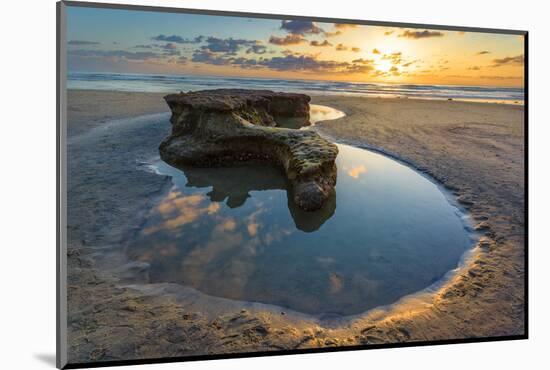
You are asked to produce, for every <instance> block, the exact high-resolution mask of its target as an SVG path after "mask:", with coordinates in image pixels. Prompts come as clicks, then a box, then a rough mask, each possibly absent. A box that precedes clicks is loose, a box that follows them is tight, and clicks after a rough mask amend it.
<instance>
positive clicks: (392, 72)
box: [389, 66, 401, 76]
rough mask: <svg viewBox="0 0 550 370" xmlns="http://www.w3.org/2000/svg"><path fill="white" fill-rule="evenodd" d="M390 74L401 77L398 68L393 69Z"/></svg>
mask: <svg viewBox="0 0 550 370" xmlns="http://www.w3.org/2000/svg"><path fill="white" fill-rule="evenodd" d="M389 73H390V74H392V75H394V76H399V75H400V74H401V73H400V72H399V69H398V68H397V67H396V66H393V67H391V68H390V70H389Z"/></svg>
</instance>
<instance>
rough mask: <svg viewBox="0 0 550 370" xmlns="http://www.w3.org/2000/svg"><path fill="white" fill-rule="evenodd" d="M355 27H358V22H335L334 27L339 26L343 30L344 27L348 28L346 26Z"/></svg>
mask: <svg viewBox="0 0 550 370" xmlns="http://www.w3.org/2000/svg"><path fill="white" fill-rule="evenodd" d="M355 27H357V25H356V24H349V23H334V28H337V29H340V30H343V29H346V28H355Z"/></svg>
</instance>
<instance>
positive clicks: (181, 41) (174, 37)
mask: <svg viewBox="0 0 550 370" xmlns="http://www.w3.org/2000/svg"><path fill="white" fill-rule="evenodd" d="M151 40H155V41H166V42H175V43H176V44H199V43H201V42H203V41H204V36H197V37H195V38H193V39H187V38H183V37H181V36H178V35H171V36H166V35H162V34H161V35H158V36H155V37H151Z"/></svg>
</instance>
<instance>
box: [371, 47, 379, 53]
mask: <svg viewBox="0 0 550 370" xmlns="http://www.w3.org/2000/svg"><path fill="white" fill-rule="evenodd" d="M372 53H373V54H380V50H378V49H376V48H374V49H372Z"/></svg>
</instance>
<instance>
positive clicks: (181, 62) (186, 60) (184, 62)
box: [177, 56, 189, 64]
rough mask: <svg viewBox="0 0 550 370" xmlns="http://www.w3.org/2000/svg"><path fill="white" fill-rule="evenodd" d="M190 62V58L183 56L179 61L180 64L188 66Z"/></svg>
mask: <svg viewBox="0 0 550 370" xmlns="http://www.w3.org/2000/svg"><path fill="white" fill-rule="evenodd" d="M188 61H189V58H187V57H186V56H181V57H179V58H178V59H177V63H178V64H187V62H188Z"/></svg>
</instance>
